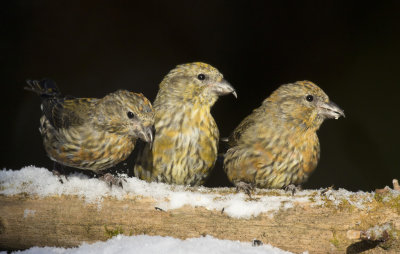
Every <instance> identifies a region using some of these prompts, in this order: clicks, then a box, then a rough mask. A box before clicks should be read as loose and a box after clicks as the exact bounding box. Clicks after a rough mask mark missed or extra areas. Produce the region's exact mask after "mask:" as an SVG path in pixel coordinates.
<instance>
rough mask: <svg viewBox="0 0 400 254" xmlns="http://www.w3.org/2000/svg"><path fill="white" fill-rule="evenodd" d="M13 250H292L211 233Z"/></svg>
mask: <svg viewBox="0 0 400 254" xmlns="http://www.w3.org/2000/svg"><path fill="white" fill-rule="evenodd" d="M15 253H22V254H42V253H54V254H81V253H82V254H91V253H93V254H98V253H104V254H112V253H118V254H123V253H135V254H136V253H143V254H151V253H163V254H186V253H190V254H197V253H199V254H200V253H206V254H213V253H219V254H223V253H227V254H228V253H229V254H236V253H238V254H239V253H240V254H250V253H251V254H257V253H260V254H261V253H262V254H288V253H292V252H288V251H284V250H281V249H278V248H275V247H272V246H271V245H268V244H264V245H261V246H257V247H253V246H252V245H251V243H243V242H239V241H229V240H219V239H216V238H214V237H212V236H205V237H200V238H188V239H186V240H180V239H176V238H172V237H162V236H147V235H138V236H124V235H118V236H115V237H113V238H111V239H110V240H108V241H106V242H96V243H93V244H86V243H84V244H82V245H81V246H79V247H77V248H68V249H65V248H55V247H32V248H30V249H28V250H25V251H18V252H15Z"/></svg>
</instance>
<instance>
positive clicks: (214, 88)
mask: <svg viewBox="0 0 400 254" xmlns="http://www.w3.org/2000/svg"><path fill="white" fill-rule="evenodd" d="M230 93H232V94H233V95H234V96H235V97H236V96H237V95H236V91H235V89H234V88H233V87H232V86H231V85H230V84H229V83H228V82H227V81H226V80H225V79H224V77H223V75H222V74H221V73H220V72H219V71H218V70H217V69H216V68H214V67H212V66H211V65H209V64H205V63H200V62H195V63H188V64H182V65H178V66H177V67H176V68H175V69H173V70H171V71H170V72H169V73H168V75H166V76H165V78H164V80H163V81H162V82H161V84H160V90H159V94H158V95H157V97H168V98H170V99H172V100H181V101H184V102H191V103H196V102H199V103H202V104H205V105H210V106H212V105H213V104H214V103H215V101H216V100H217V99H218V97H219V96H221V95H226V94H230Z"/></svg>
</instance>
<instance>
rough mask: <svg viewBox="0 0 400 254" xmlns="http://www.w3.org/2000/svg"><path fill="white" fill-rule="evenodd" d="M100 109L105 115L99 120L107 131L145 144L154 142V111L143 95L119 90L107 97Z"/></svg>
mask: <svg viewBox="0 0 400 254" xmlns="http://www.w3.org/2000/svg"><path fill="white" fill-rule="evenodd" d="M99 107H102V110H101V111H103V112H105V114H104V113H103V114H102V115H100V116H98V119H99V122H100V123H102V124H103V125H104V127H105V129H106V130H108V131H110V132H115V133H118V134H120V135H127V136H130V137H132V138H134V139H136V138H140V139H142V140H143V141H145V142H150V143H151V142H152V141H153V137H154V133H153V130H154V128H153V125H154V110H153V107H152V105H151V103H150V101H149V100H148V99H147V98H146V97H144V96H143V94H141V93H133V92H129V91H127V90H118V91H116V92H114V93H111V94H109V95H107V96H105V97H104V98H103V99H102V100H101V103H99Z"/></svg>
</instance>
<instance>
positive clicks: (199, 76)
mask: <svg viewBox="0 0 400 254" xmlns="http://www.w3.org/2000/svg"><path fill="white" fill-rule="evenodd" d="M197 78H198V79H199V80H204V79H205V78H206V75H204V74H203V73H200V74H199V75H197Z"/></svg>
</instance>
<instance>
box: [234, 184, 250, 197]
mask: <svg viewBox="0 0 400 254" xmlns="http://www.w3.org/2000/svg"><path fill="white" fill-rule="evenodd" d="M235 186H236V191H238V192H239V191H243V192H244V193H246V194H247V195H248V196H249V197H250V198H251V191H252V190H254V186H253V185H252V184H251V183H245V182H237V183H235Z"/></svg>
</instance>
